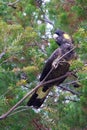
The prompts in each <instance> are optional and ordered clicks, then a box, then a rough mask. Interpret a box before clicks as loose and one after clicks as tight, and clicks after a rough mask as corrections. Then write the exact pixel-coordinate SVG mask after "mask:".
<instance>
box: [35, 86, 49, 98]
mask: <svg viewBox="0 0 87 130" xmlns="http://www.w3.org/2000/svg"><path fill="white" fill-rule="evenodd" d="M50 90H51V87H50V88H49V89H48V90H47V91H46V92H44V91H43V87H40V88H39V89H38V90H37V92H36V94H38V97H37V98H40V99H41V98H44V97H46V96H47V94H48V93H49V91H50Z"/></svg>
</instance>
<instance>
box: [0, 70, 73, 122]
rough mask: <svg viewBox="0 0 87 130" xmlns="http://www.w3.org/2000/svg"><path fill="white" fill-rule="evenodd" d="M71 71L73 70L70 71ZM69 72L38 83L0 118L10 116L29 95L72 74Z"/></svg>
mask: <svg viewBox="0 0 87 130" xmlns="http://www.w3.org/2000/svg"><path fill="white" fill-rule="evenodd" d="M70 73H71V72H70ZM70 73H69V72H68V73H66V74H65V75H63V76H61V77H59V78H56V79H52V80H49V81H46V82H40V84H38V85H37V86H36V87H35V88H34V89H32V90H31V91H30V92H28V93H27V94H26V95H25V96H24V97H23V98H22V99H21V100H20V101H19V102H17V104H15V105H14V106H13V107H12V108H11V109H10V110H9V111H8V112H7V113H5V114H3V115H2V116H0V120H2V119H4V118H6V117H8V115H9V114H10V113H12V112H13V111H14V110H15V108H17V107H18V106H19V105H20V104H21V103H22V102H23V101H24V100H25V99H26V98H27V97H29V96H30V95H31V94H32V93H33V92H34V91H36V90H37V89H38V88H39V87H41V86H42V85H46V84H48V83H52V82H54V81H58V80H60V79H62V78H64V77H67V76H68V75H69V74H70Z"/></svg>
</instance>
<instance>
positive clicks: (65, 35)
mask: <svg viewBox="0 0 87 130" xmlns="http://www.w3.org/2000/svg"><path fill="white" fill-rule="evenodd" d="M63 36H64V38H65V39H68V40H71V38H70V36H69V35H68V34H66V33H65V34H63Z"/></svg>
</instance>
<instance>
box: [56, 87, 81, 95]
mask: <svg viewBox="0 0 87 130" xmlns="http://www.w3.org/2000/svg"><path fill="white" fill-rule="evenodd" d="M58 87H60V88H61V89H63V90H66V91H69V92H70V93H72V94H74V95H80V93H78V92H75V91H73V90H72V89H70V88H68V87H64V86H62V85H59V86H58Z"/></svg>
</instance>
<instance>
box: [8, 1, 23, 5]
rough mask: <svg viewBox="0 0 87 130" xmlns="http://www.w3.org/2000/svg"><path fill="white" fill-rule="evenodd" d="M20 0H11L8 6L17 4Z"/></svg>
mask: <svg viewBox="0 0 87 130" xmlns="http://www.w3.org/2000/svg"><path fill="white" fill-rule="evenodd" d="M19 1H21V0H16V1H14V2H12V3H11V2H9V3H8V6H12V5H15V4H16V3H18V2H19Z"/></svg>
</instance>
